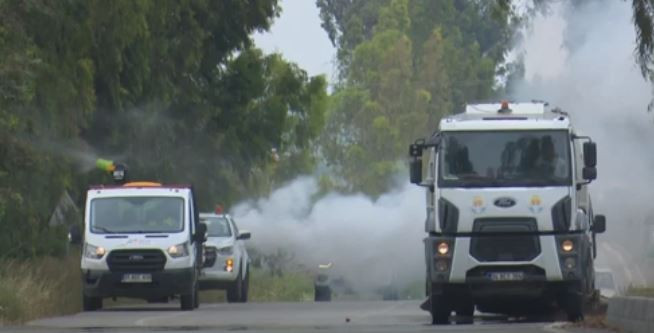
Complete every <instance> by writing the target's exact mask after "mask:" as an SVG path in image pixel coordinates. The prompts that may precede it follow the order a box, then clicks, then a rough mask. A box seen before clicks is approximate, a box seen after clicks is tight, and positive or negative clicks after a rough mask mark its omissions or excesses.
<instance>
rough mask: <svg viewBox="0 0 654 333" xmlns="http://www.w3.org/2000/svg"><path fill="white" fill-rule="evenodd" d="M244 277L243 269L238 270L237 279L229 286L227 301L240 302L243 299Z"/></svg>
mask: <svg viewBox="0 0 654 333" xmlns="http://www.w3.org/2000/svg"><path fill="white" fill-rule="evenodd" d="M242 293H243V278H242V275H241V271H239V272H238V276H236V280H235V281H234V282H233V283H232V285H231V286H229V287H228V288H227V303H238V302H240V301H241V299H242Z"/></svg>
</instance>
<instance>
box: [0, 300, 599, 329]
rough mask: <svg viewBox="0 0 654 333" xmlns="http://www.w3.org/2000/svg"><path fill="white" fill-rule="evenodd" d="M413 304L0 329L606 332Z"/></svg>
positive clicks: (172, 313) (230, 309) (214, 309)
mask: <svg viewBox="0 0 654 333" xmlns="http://www.w3.org/2000/svg"><path fill="white" fill-rule="evenodd" d="M418 306H419V302H417V301H397V302H382V301H365V302H364V301H350V302H330V303H311V302H306V303H248V304H203V305H202V306H201V307H200V308H199V309H197V310H195V311H192V312H183V311H179V310H178V304H177V303H176V302H173V303H171V304H162V305H154V306H152V305H149V304H148V305H147V306H145V305H144V306H142V307H141V306H124V307H120V308H111V309H106V310H102V311H98V312H85V313H78V314H75V315H71V316H64V317H57V318H50V319H43V320H37V321H33V322H30V323H28V324H27V325H26V326H23V327H4V328H2V327H0V332H3V333H4V332H23V333H32V332H46V333H59V332H61V333H63V332H120V333H127V332H168V333H173V332H188V331H193V332H233V331H248V332H321V333H330V332H371V333H372V332H375V333H378V332H384V333H386V332H389V333H390V332H434V331H436V332H484V333H495V332H497V333H562V332H584V333H599V332H603V333H604V332H606V331H600V330H581V329H571V328H566V327H564V326H565V325H566V324H565V323H560V322H553V321H541V322H538V321H536V322H530V321H527V320H513V319H507V318H501V317H489V316H476V317H475V320H474V323H473V324H468V325H448V326H431V325H429V322H430V318H429V315H428V313H427V312H424V311H421V310H420V309H419V308H418Z"/></svg>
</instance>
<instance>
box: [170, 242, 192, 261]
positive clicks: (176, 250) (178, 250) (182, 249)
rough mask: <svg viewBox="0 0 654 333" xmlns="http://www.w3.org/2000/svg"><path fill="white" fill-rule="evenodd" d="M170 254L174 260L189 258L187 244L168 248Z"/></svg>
mask: <svg viewBox="0 0 654 333" xmlns="http://www.w3.org/2000/svg"><path fill="white" fill-rule="evenodd" d="M168 254H169V255H170V256H171V257H173V258H181V257H186V256H188V245H187V244H186V243H182V244H177V245H173V246H171V247H169V248H168Z"/></svg>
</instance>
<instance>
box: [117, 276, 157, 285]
mask: <svg viewBox="0 0 654 333" xmlns="http://www.w3.org/2000/svg"><path fill="white" fill-rule="evenodd" d="M122 282H123V283H150V282H152V274H125V275H123V279H122Z"/></svg>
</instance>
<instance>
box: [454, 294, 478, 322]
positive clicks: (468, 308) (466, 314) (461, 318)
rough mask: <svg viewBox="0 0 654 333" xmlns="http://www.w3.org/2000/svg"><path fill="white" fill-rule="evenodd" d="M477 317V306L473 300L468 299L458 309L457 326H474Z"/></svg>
mask: <svg viewBox="0 0 654 333" xmlns="http://www.w3.org/2000/svg"><path fill="white" fill-rule="evenodd" d="M474 315H475V304H474V303H473V302H472V299H466V300H465V301H462V303H460V304H458V305H457V307H456V317H457V319H456V323H457V324H472V323H473V321H474Z"/></svg>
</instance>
